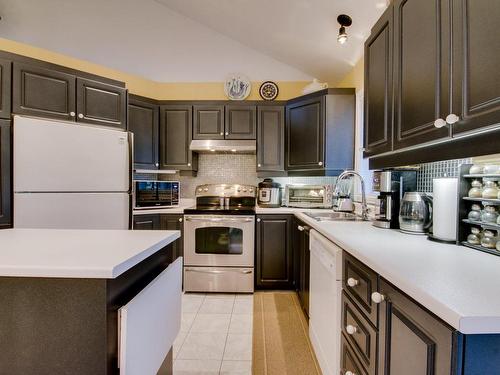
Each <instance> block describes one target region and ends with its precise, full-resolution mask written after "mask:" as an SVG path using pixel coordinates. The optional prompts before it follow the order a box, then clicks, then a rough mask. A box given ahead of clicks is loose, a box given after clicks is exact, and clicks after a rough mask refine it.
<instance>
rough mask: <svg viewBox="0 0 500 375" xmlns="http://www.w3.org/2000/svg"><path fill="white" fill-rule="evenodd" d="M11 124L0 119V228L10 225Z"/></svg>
mask: <svg viewBox="0 0 500 375" xmlns="http://www.w3.org/2000/svg"><path fill="white" fill-rule="evenodd" d="M11 138H12V136H11V125H10V121H7V120H0V228H2V227H10V226H11V225H12V171H11V150H12V149H11V145H12V142H11Z"/></svg>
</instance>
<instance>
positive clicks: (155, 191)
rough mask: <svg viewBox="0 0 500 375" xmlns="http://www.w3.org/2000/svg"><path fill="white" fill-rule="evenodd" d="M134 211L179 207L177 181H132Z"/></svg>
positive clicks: (178, 185) (178, 186)
mask: <svg viewBox="0 0 500 375" xmlns="http://www.w3.org/2000/svg"><path fill="white" fill-rule="evenodd" d="M134 185H135V186H134V187H135V190H134V209H148V208H161V207H174V206H178V205H179V197H180V184H179V181H147V180H135V181H134Z"/></svg>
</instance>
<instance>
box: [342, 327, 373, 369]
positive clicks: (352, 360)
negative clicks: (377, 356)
mask: <svg viewBox="0 0 500 375" xmlns="http://www.w3.org/2000/svg"><path fill="white" fill-rule="evenodd" d="M340 341H341V342H340V371H341V374H349V371H350V373H351V374H353V375H368V372H367V371H366V370H365V369H364V368H363V366H361V364H360V363H359V359H358V357H357V356H356V354H354V350H353V349H352V348H351V346H350V345H349V344H348V343H347V341H346V339H345V337H344V335H342V337H341V339H340Z"/></svg>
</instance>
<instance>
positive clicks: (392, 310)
mask: <svg viewBox="0 0 500 375" xmlns="http://www.w3.org/2000/svg"><path fill="white" fill-rule="evenodd" d="M380 293H381V294H382V295H383V296H384V297H385V301H384V302H382V303H381V313H380V315H381V319H380V340H379V345H380V346H379V363H378V373H379V374H380V375H389V374H405V375H421V374H436V375H437V374H451V373H452V372H451V370H452V345H453V332H454V330H453V329H452V328H451V327H449V326H448V325H447V324H445V323H444V322H442V321H441V320H439V319H437V318H436V317H435V316H433V315H432V314H431V313H430V312H428V311H427V310H425V309H423V308H422V307H420V306H419V305H418V304H416V303H415V302H413V301H412V300H411V299H410V298H409V297H407V296H406V295H405V294H403V293H401V292H400V291H399V290H397V289H396V288H394V287H393V286H392V285H390V284H389V283H388V282H386V281H385V280H383V279H382V280H381V282H380Z"/></svg>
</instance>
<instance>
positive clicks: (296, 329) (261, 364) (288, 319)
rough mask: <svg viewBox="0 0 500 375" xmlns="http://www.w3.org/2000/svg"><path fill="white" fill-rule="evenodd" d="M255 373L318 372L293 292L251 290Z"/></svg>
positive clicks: (299, 374) (298, 374)
mask: <svg viewBox="0 0 500 375" xmlns="http://www.w3.org/2000/svg"><path fill="white" fill-rule="evenodd" d="M252 373H253V374H254V375H295V374H296V375H321V370H320V369H319V366H318V363H317V361H316V357H315V356H314V352H313V349H312V347H311V343H310V341H309V336H308V326H307V321H306V318H305V316H304V314H303V313H302V311H301V308H300V305H299V300H298V298H297V295H296V294H295V293H294V292H258V293H255V294H254V312H253V369H252Z"/></svg>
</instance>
